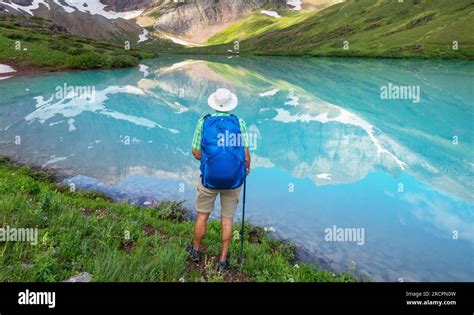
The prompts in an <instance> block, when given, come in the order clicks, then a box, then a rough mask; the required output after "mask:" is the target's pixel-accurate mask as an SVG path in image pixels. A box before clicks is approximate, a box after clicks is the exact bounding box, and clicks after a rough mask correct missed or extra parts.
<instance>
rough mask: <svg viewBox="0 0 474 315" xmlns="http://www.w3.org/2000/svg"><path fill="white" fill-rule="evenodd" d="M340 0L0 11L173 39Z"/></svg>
mask: <svg viewBox="0 0 474 315" xmlns="http://www.w3.org/2000/svg"><path fill="white" fill-rule="evenodd" d="M340 1H341V0H305V1H295V0H291V1H289V0H271V1H268V0H1V1H0V16H2V15H33V16H38V17H41V18H44V19H47V20H51V21H52V22H54V24H56V25H58V26H60V27H62V28H64V29H66V30H67V32H69V33H72V34H74V35H78V36H84V37H89V38H93V39H98V40H102V41H109V42H116V43H119V42H123V41H125V40H128V41H130V42H131V43H132V42H135V43H136V42H143V41H145V40H148V39H149V38H151V37H152V36H148V34H150V32H155V33H157V35H158V36H157V37H158V38H159V37H161V38H167V39H168V40H169V39H171V40H173V41H174V38H175V37H176V38H180V39H183V40H184V41H181V42H180V41H177V42H178V43H179V44H186V43H187V41H189V42H192V43H198V44H202V43H204V42H206V41H207V39H209V38H210V37H211V36H213V35H214V34H216V33H218V32H220V31H222V30H224V29H225V28H227V27H228V26H229V25H231V24H233V23H234V22H235V21H237V20H239V19H240V18H243V17H245V16H248V15H249V14H250V13H252V12H258V11H260V10H264V12H274V11H271V10H282V9H289V10H301V9H302V8H303V9H311V8H320V7H322V6H323V7H324V6H328V5H330V4H333V3H336V2H340ZM144 27H146V28H147V29H146V30H145V29H144ZM160 33H162V35H163V36H160ZM175 42H176V41H175Z"/></svg>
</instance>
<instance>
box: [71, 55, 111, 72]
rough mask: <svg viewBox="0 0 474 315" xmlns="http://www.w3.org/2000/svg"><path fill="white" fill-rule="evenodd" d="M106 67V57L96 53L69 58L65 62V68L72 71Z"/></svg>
mask: <svg viewBox="0 0 474 315" xmlns="http://www.w3.org/2000/svg"><path fill="white" fill-rule="evenodd" d="M107 66H108V62H107V57H106V56H103V55H99V54H96V53H92V52H91V53H85V54H81V55H79V56H70V57H68V58H67V60H66V67H67V68H72V69H97V68H104V67H107Z"/></svg>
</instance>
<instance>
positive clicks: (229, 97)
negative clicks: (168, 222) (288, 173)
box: [189, 89, 250, 271]
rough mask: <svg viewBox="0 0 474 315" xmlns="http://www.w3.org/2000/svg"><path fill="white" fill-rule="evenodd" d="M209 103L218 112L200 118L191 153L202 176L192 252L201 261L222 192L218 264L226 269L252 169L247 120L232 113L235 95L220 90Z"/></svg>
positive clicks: (193, 258)
mask: <svg viewBox="0 0 474 315" xmlns="http://www.w3.org/2000/svg"><path fill="white" fill-rule="evenodd" d="M207 102H208V105H209V107H211V108H212V109H214V110H215V112H214V113H213V114H212V115H206V116H204V117H202V118H201V119H199V121H198V123H197V126H196V130H195V132H194V138H193V143H192V153H193V155H194V157H195V158H196V160H198V161H201V167H200V169H201V176H200V178H199V181H198V185H197V195H196V210H197V218H196V225H195V227H194V240H193V245H192V246H191V248H190V250H189V254H190V256H191V259H192V260H193V261H194V262H199V260H200V257H201V252H200V251H199V248H200V245H201V241H202V239H203V237H204V235H205V234H206V228H207V221H208V219H209V215H210V213H211V212H212V211H213V210H214V203H215V200H216V198H217V195H220V199H221V224H222V252H221V255H220V258H219V260H218V264H217V267H218V269H219V270H221V271H225V270H227V269H228V267H229V261H228V259H227V253H228V250H229V246H230V243H231V240H232V225H233V219H234V214H235V210H236V209H237V205H238V203H239V196H240V191H241V189H242V182H243V179H244V177H245V176H246V175H247V174H248V173H249V172H250V154H249V149H248V148H249V138H248V135H247V128H246V124H245V122H244V121H243V120H242V119H239V118H237V117H236V116H235V115H233V114H230V112H231V111H232V110H233V109H235V108H236V107H237V103H238V100H237V96H236V95H235V94H233V93H231V92H230V91H229V90H227V89H218V90H217V91H216V92H215V93H213V94H211V95H210V96H209V99H208V101H207Z"/></svg>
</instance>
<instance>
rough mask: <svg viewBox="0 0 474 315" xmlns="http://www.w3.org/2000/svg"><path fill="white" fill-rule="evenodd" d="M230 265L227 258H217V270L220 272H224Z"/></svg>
mask: <svg viewBox="0 0 474 315" xmlns="http://www.w3.org/2000/svg"><path fill="white" fill-rule="evenodd" d="M229 267H230V263H229V260H228V259H226V260H224V261H222V260H220V258H218V259H217V270H218V271H220V272H226V271H227V270H228V269H229Z"/></svg>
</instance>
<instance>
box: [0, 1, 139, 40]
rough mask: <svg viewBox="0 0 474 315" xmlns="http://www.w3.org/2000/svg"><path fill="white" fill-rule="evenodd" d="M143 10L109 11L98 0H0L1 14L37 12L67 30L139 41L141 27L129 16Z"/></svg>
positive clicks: (113, 38) (110, 38)
mask: <svg viewBox="0 0 474 315" xmlns="http://www.w3.org/2000/svg"><path fill="white" fill-rule="evenodd" d="M132 1H133V0H132ZM135 1H136V0H135ZM123 8H125V7H123ZM142 12H143V10H135V11H126V12H115V11H111V10H110V8H108V7H107V6H106V5H105V4H103V3H101V2H100V1H99V0H83V1H77V0H2V1H1V2H0V16H2V15H25V16H28V15H32V16H37V17H41V18H44V19H47V20H51V21H53V22H54V23H55V24H56V25H58V26H60V27H62V28H64V29H66V30H67V32H68V33H71V34H74V35H78V36H83V37H89V38H93V39H98V40H102V41H107V42H123V41H125V40H128V41H130V42H133V41H138V40H139V36H140V34H141V33H143V29H142V27H140V26H139V25H137V24H136V22H135V21H133V20H132V19H134V18H135V17H137V16H138V15H140V14H141V13H142Z"/></svg>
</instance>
